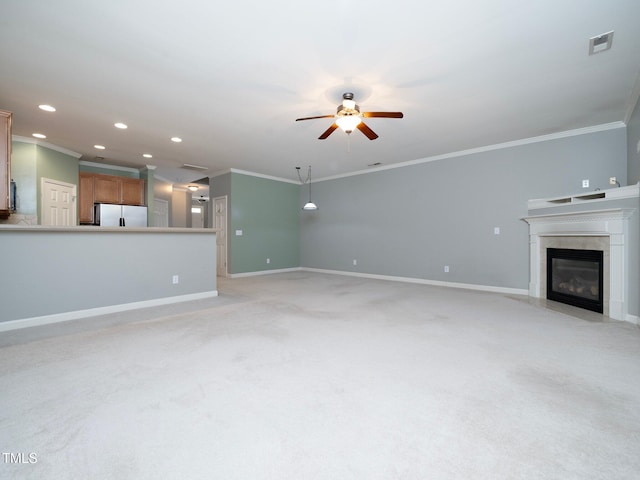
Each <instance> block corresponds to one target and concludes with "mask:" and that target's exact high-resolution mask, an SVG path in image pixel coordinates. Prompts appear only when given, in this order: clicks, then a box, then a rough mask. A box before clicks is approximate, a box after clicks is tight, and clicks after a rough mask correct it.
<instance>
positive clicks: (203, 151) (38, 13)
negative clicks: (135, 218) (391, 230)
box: [0, 0, 640, 183]
mask: <svg viewBox="0 0 640 480" xmlns="http://www.w3.org/2000/svg"><path fill="white" fill-rule="evenodd" d="M638 19H640V1H638V0H607V1H603V0H599V1H591V0H535V1H527V2H524V1H520V0H467V1H462V0H446V1H430V2H427V1H418V0H414V1H404V0H395V1H393V2H392V1H389V0H368V1H366V2H365V1H357V0H325V1H324V2H321V3H318V2H315V3H310V2H304V1H292V0H269V1H258V0H236V1H233V2H215V1H211V0H182V1H180V2H169V1H163V0H135V1H131V0H110V1H103V2H97V1H86V0H76V1H73V0H56V1H51V2H43V1H41V0H19V1H18V0H12V1H9V2H3V5H2V8H1V17H0V109H5V110H9V111H12V112H14V130H13V133H14V134H15V135H20V136H24V137H30V136H31V134H32V133H34V132H41V133H44V134H46V135H47V139H46V142H49V143H51V144H54V145H57V146H60V147H64V148H66V149H69V150H72V151H74V152H78V153H80V154H82V159H83V160H87V161H95V159H96V157H104V160H101V161H102V162H103V163H111V164H114V165H124V166H130V167H131V166H133V167H142V166H144V165H145V164H152V165H157V170H156V172H157V174H158V175H160V176H161V177H163V178H166V179H168V180H171V181H173V182H176V183H184V182H189V181H192V180H194V179H197V178H200V177H203V176H210V175H213V174H214V173H215V172H218V171H221V170H225V169H228V168H236V169H242V170H248V171H252V172H256V173H260V174H265V175H271V176H276V177H281V178H286V179H290V180H295V179H297V176H296V172H295V168H294V167H295V166H302V167H306V165H312V168H313V174H314V177H315V178H321V177H327V176H333V175H339V174H343V173H348V172H353V171H360V170H364V169H367V168H368V167H367V165H369V164H373V163H376V162H380V163H382V164H383V165H390V164H393V163H398V162H406V161H410V160H415V159H420V158H427V157H431V156H434V155H441V154H446V153H450V152H456V151H462V150H466V149H471V148H479V147H483V146H487V145H493V144H497V143H503V142H508V141H514V140H519V139H524V138H530V137H536V136H540V135H547V134H553V133H556V132H562V131H566V130H572V129H579V128H583V127H590V126H595V125H601V124H607V123H610V122H624V121H626V120H627V116H628V115H629V112H630V111H631V109H632V107H633V105H634V104H635V100H636V99H637V89H638V87H637V83H638V74H639V72H640V27H639V26H638ZM610 30H614V31H615V34H614V39H613V48H612V49H611V50H608V51H606V52H602V53H598V54H596V55H593V56H589V55H588V44H589V38H590V37H593V36H596V35H599V34H601V33H605V32H608V31H610ZM634 88H635V90H634ZM346 91H351V92H354V93H355V94H356V101H357V103H358V104H359V105H360V107H361V109H362V110H363V111H372V110H373V111H377V110H383V111H402V112H404V119H380V118H373V119H367V120H366V122H367V125H368V126H369V127H371V128H372V129H373V130H374V131H376V133H378V134H379V135H380V138H378V139H377V140H374V141H370V140H368V139H367V138H366V137H365V136H364V135H362V134H361V133H360V132H359V131H355V132H354V133H353V134H352V135H351V136H347V135H346V134H345V133H343V132H340V131H336V132H334V133H333V135H331V136H330V137H329V138H328V139H327V140H317V137H318V136H319V135H320V134H321V133H322V132H323V131H325V130H326V129H327V127H329V125H331V123H332V120H331V119H320V120H309V121H305V122H295V121H294V120H295V119H296V118H297V117H304V116H312V115H322V114H330V113H334V112H335V108H336V106H337V105H338V104H339V102H340V99H341V95H342V93H344V92H346ZM634 91H635V92H636V93H635V94H634ZM42 103H48V104H51V105H54V106H55V107H56V108H57V112H55V113H45V112H43V111H41V110H39V109H38V108H37V106H38V105H39V104H42ZM118 121H120V122H124V123H126V124H128V125H129V128H128V129H127V130H124V131H122V130H118V129H116V128H114V127H113V124H114V123H115V122H118ZM174 135H177V136H180V137H182V138H183V139H184V141H183V142H182V143H181V144H175V143H172V142H171V141H170V140H169V138H170V137H172V136H174ZM95 144H103V145H105V146H106V147H107V149H106V150H104V151H102V152H101V151H98V150H96V149H94V148H93V146H94V145H95ZM145 152H148V153H152V154H153V159H151V160H147V159H145V158H143V157H142V154H143V153H145ZM184 163H191V164H197V165H204V166H207V167H208V168H209V169H208V170H207V171H205V172H202V173H199V172H193V171H188V170H185V169H182V168H180V167H181V165H183V164H184Z"/></svg>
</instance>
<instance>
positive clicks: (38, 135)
mask: <svg viewBox="0 0 640 480" xmlns="http://www.w3.org/2000/svg"><path fill="white" fill-rule="evenodd" d="M31 135H32V136H34V137H36V138H47V136H46V135H43V134H42V133H32V134H31Z"/></svg>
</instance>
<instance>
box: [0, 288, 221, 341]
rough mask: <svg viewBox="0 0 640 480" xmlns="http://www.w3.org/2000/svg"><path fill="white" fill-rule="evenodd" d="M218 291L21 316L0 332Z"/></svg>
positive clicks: (1, 325) (198, 297) (1, 326)
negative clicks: (26, 316) (50, 313)
mask: <svg viewBox="0 0 640 480" xmlns="http://www.w3.org/2000/svg"><path fill="white" fill-rule="evenodd" d="M217 296H218V291H217V290H212V291H209V292H202V293H190V294H187V295H178V296H175V297H164V298H156V299H153V300H144V301H141V302H132V303H123V304H120V305H109V306H106V307H97V308H89V309H86V310H75V311H73V312H64V313H55V314H53V315H43V316H41V317H32V318H21V319H19V320H9V321H8V322H0V332H8V331H9V330H17V329H19V328H28V327H37V326H40V325H48V324H51V323H58V322H67V321H69V320H78V319H80V318H85V317H97V316H98V315H107V314H109V313H119V312H125V311H128V310H136V309H139V308H147V307H158V306H161V305H169V304H171V303H180V302H188V301H191V300H202V299H204V298H211V297H217Z"/></svg>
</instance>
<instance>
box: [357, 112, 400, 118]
mask: <svg viewBox="0 0 640 480" xmlns="http://www.w3.org/2000/svg"><path fill="white" fill-rule="evenodd" d="M362 116H363V117H367V118H373V117H379V118H402V117H404V115H403V114H402V112H362Z"/></svg>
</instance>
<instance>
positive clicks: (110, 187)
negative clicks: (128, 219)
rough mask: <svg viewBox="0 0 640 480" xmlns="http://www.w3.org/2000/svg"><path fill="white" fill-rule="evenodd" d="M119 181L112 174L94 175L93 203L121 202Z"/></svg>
mask: <svg viewBox="0 0 640 480" xmlns="http://www.w3.org/2000/svg"><path fill="white" fill-rule="evenodd" d="M120 185H121V181H120V178H119V177H116V176H114V175H94V177H93V201H94V203H122V202H121V198H122V196H121V195H120Z"/></svg>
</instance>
